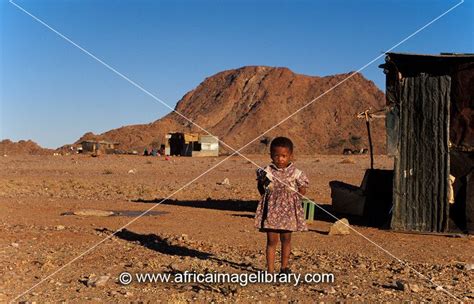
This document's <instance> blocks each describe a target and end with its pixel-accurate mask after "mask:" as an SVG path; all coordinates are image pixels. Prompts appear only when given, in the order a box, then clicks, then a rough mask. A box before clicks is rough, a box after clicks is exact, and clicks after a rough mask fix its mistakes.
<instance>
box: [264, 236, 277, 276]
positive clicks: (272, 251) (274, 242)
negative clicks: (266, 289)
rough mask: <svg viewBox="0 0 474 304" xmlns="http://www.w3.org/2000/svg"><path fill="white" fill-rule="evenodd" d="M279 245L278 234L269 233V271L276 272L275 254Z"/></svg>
mask: <svg viewBox="0 0 474 304" xmlns="http://www.w3.org/2000/svg"><path fill="white" fill-rule="evenodd" d="M277 245H278V233H277V232H267V271H268V272H274V271H275V252H276V247H277Z"/></svg>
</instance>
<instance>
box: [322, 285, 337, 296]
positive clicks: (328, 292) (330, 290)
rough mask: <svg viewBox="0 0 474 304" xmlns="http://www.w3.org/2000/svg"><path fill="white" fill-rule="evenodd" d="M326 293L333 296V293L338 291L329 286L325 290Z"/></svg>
mask: <svg viewBox="0 0 474 304" xmlns="http://www.w3.org/2000/svg"><path fill="white" fill-rule="evenodd" d="M324 293H325V294H333V293H336V289H335V288H334V287H332V286H329V287H328V288H325V289H324Z"/></svg>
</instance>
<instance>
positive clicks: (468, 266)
mask: <svg viewBox="0 0 474 304" xmlns="http://www.w3.org/2000/svg"><path fill="white" fill-rule="evenodd" d="M464 270H467V271H470V270H474V263H469V264H464Z"/></svg>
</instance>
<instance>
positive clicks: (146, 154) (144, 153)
mask: <svg viewBox="0 0 474 304" xmlns="http://www.w3.org/2000/svg"><path fill="white" fill-rule="evenodd" d="M143 155H144V156H148V149H147V148H145V151H143Z"/></svg>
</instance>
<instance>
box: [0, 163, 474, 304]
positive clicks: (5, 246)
mask: <svg viewBox="0 0 474 304" xmlns="http://www.w3.org/2000/svg"><path fill="white" fill-rule="evenodd" d="M248 157H249V158H251V159H252V160H254V161H255V162H256V163H258V164H260V165H264V164H265V163H267V161H268V159H267V157H265V156H256V155H249V156H248ZM223 159H224V157H218V158H205V159H192V158H179V157H174V158H171V160H168V161H167V160H165V159H164V158H159V157H155V158H152V157H142V156H100V157H97V158H93V157H90V156H86V155H80V156H79V155H75V156H58V157H54V156H21V157H20V156H18V157H14V156H8V157H2V158H1V159H0V167H1V168H2V170H1V171H0V244H1V249H0V277H1V279H0V302H6V301H10V300H14V301H15V302H20V301H28V302H37V303H43V302H63V301H65V302H84V301H86V302H120V303H122V302H123V303H129V302H153V303H155V302H157V301H164V302H186V301H198V302H211V301H214V302H223V301H226V300H228V301H232V302H234V301H235V302H258V301H262V302H263V301H265V302H268V301H269V302H293V303H294V302H299V301H301V302H310V301H311V302H314V301H318V302H320V301H325V302H334V301H336V300H345V301H356V302H360V301H372V302H374V301H377V302H379V301H401V300H415V301H438V302H445V301H456V298H457V299H459V300H463V301H466V302H473V301H474V286H473V283H472V282H473V278H474V271H473V270H469V269H470V268H469V267H470V265H471V264H472V263H473V262H474V258H473V256H472V252H473V249H474V246H473V245H474V239H473V238H472V237H471V236H460V237H452V236H435V235H413V234H402V233H395V232H391V231H386V230H379V229H375V228H368V227H361V226H353V227H354V228H355V229H356V230H357V231H358V232H359V233H360V234H362V235H363V236H364V237H362V236H360V235H358V234H357V233H356V232H351V234H350V235H346V236H329V235H327V231H328V229H329V227H330V225H331V224H332V223H331V222H332V221H331V220H325V219H324V217H323V216H321V217H320V218H321V220H316V221H314V222H311V223H309V226H310V231H309V232H305V233H295V234H294V235H293V253H292V257H291V268H292V270H293V272H295V273H322V272H329V273H333V274H334V276H335V282H334V283H325V284H314V283H312V284H300V285H299V286H293V285H291V284H249V285H248V286H245V287H242V286H240V285H238V284H228V283H225V284H206V283H187V284H178V283H175V284H172V283H146V284H145V283H137V282H133V283H132V284H130V285H126V286H125V285H121V284H120V283H119V282H118V276H119V274H120V273H121V272H123V271H127V272H130V273H132V274H135V273H138V272H141V273H145V272H154V273H158V272H159V273H177V272H183V271H186V270H187V271H196V272H199V273H204V272H214V271H219V272H226V273H252V272H256V271H258V270H263V269H264V267H265V255H264V246H265V235H264V234H262V233H259V232H257V231H256V230H255V229H254V228H253V218H252V217H253V212H252V211H251V210H252V207H253V206H255V203H256V200H257V199H258V193H257V190H256V188H255V176H254V175H255V167H254V166H253V165H252V164H251V163H249V162H248V161H246V160H244V159H242V158H240V157H232V158H230V159H229V160H227V161H225V162H224V163H222V164H221V165H219V166H218V167H216V169H214V170H212V171H210V172H209V173H208V174H206V175H204V176H202V177H200V178H199V179H197V180H196V181H195V182H193V183H191V184H190V185H189V186H187V187H185V188H184V189H182V190H180V191H179V192H177V193H176V194H174V195H173V196H172V200H171V201H165V202H163V203H161V204H159V205H157V206H155V204H156V203H157V202H159V201H160V198H164V197H167V196H169V195H170V194H172V193H174V192H175V191H178V190H179V189H180V188H181V187H182V186H183V185H185V184H187V183H188V182H191V181H192V180H193V179H195V178H196V177H198V176H199V175H200V174H201V173H202V172H204V171H205V170H207V169H210V168H211V167H213V166H214V165H216V164H218V163H219V162H220V161H222V160H223ZM296 164H297V166H298V167H299V168H301V169H302V170H304V171H305V172H306V173H307V174H308V176H309V178H310V181H311V187H310V189H309V193H308V196H309V197H310V198H312V199H314V200H315V201H316V202H317V203H320V204H330V189H329V186H328V182H329V181H330V180H341V181H344V182H347V183H351V184H355V185H358V184H360V182H361V180H362V177H363V175H364V170H365V168H367V167H368V165H369V159H368V156H323V155H318V156H311V157H309V156H308V157H304V156H301V157H299V158H298V159H297V160H296ZM392 166H393V160H392V159H391V158H389V157H387V156H377V157H376V167H377V168H392ZM225 178H228V179H229V181H230V185H228V186H226V185H220V184H219V183H220V182H222V181H223V180H224V179H225ZM154 206H155V207H154ZM152 207H154V208H153V210H152V211H154V213H152V214H151V215H146V216H143V217H141V218H139V219H137V220H135V221H134V222H132V223H130V221H132V220H134V218H135V217H134V216H136V215H137V214H139V213H140V212H142V211H145V210H148V209H150V208H152ZM85 208H88V209H99V210H112V211H115V212H122V213H119V215H117V216H110V217H94V216H77V215H71V214H70V213H71V212H73V211H77V210H80V209H85ZM132 211H134V212H135V213H134V212H132ZM127 212H128V213H127ZM319 213H321V214H322V211H319ZM125 225H127V226H126V227H125V228H123V227H124V226H125ZM121 228H123V229H122V230H121V231H120V232H119V233H116V234H115V235H113V233H114V232H115V231H116V230H117V229H121ZM365 238H368V239H370V240H371V241H373V242H374V243H375V244H377V245H374V244H372V243H371V241H368V240H367V239H365ZM378 246H380V247H382V248H383V249H381V248H379V247H378ZM90 248H92V249H90ZM385 250H386V251H387V252H389V253H387V252H385ZM83 253H85V254H83ZM391 255H393V256H391ZM395 257H396V258H399V259H401V260H403V261H405V262H406V264H405V265H404V264H402V263H400V262H399V261H397V259H396V258H395ZM277 268H278V264H277ZM100 276H110V277H109V278H108V280H106V281H105V283H104V284H103V286H88V285H91V282H93V281H94V278H97V277H100ZM423 276H426V277H428V278H431V279H432V280H433V281H434V282H435V283H437V284H440V285H442V286H443V287H444V288H445V290H446V292H444V291H442V290H440V288H436V286H434V285H433V284H431V283H430V282H429V281H428V280H427V279H425V278H423ZM396 281H399V282H403V283H404V284H405V290H400V289H403V288H398V287H396V284H395V282H396ZM88 282H89V284H88ZM37 283H39V284H38V285H36V284H37ZM99 285H102V284H99ZM32 287H34V288H33V289H31V288H32ZM23 293H24V295H23V296H21V297H19V298H17V296H19V295H21V294H23ZM455 297H456V298H455Z"/></svg>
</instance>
